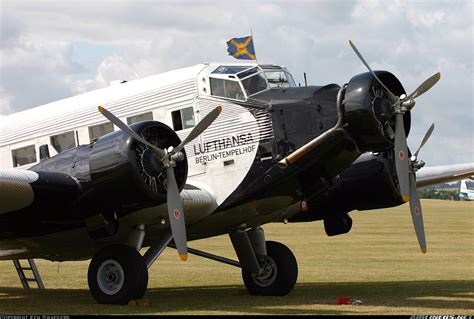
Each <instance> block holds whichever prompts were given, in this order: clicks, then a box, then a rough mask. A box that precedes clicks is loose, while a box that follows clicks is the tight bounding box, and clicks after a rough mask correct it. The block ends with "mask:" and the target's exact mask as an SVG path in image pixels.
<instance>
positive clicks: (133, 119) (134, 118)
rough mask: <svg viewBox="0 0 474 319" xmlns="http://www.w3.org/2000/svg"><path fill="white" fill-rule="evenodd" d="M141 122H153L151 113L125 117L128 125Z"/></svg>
mask: <svg viewBox="0 0 474 319" xmlns="http://www.w3.org/2000/svg"><path fill="white" fill-rule="evenodd" d="M141 121H153V113H152V112H148V113H143V114H139V115H135V116H130V117H127V124H128V125H130V124H133V123H137V122H141Z"/></svg>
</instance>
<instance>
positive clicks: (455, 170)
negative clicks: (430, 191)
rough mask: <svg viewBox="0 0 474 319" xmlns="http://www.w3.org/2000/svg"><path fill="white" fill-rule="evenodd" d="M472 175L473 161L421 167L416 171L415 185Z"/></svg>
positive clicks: (429, 184)
mask: <svg viewBox="0 0 474 319" xmlns="http://www.w3.org/2000/svg"><path fill="white" fill-rule="evenodd" d="M472 175H474V163H465V164H454V165H443V166H432V167H423V168H421V169H420V170H419V171H418V172H417V173H416V187H417V188H420V187H426V186H431V185H436V184H441V183H448V182H454V181H458V180H461V179H465V178H467V177H469V176H472Z"/></svg>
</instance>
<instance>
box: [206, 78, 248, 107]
mask: <svg viewBox="0 0 474 319" xmlns="http://www.w3.org/2000/svg"><path fill="white" fill-rule="evenodd" d="M210 84H211V94H212V95H216V96H222V97H226V98H229V99H235V100H240V101H243V100H245V97H244V93H243V92H242V89H241V88H240V84H239V82H237V81H231V80H224V79H217V78H212V77H211V78H210Z"/></svg>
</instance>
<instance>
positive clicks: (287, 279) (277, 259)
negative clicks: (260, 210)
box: [229, 227, 298, 296]
mask: <svg viewBox="0 0 474 319" xmlns="http://www.w3.org/2000/svg"><path fill="white" fill-rule="evenodd" d="M229 235H230V238H231V240H232V244H233V245H234V248H235V251H236V253H237V256H238V258H239V261H240V265H241V267H242V279H243V281H244V284H245V287H247V290H248V291H249V293H250V294H252V295H263V296H285V295H287V294H288V293H289V292H290V291H291V290H292V289H293V288H294V286H295V284H296V279H297V278H298V264H297V262H296V258H295V256H294V255H293V253H292V252H291V250H290V249H289V248H288V247H286V246H285V245H283V244H281V243H278V242H274V241H265V235H264V232H263V229H262V228H261V227H257V228H254V229H251V230H248V231H246V232H243V231H237V232H234V233H230V234H229Z"/></svg>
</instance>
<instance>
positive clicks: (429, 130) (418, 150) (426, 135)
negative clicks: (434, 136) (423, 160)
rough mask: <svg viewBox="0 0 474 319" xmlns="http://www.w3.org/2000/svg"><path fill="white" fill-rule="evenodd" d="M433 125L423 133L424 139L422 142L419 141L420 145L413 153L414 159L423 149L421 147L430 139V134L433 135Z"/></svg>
mask: <svg viewBox="0 0 474 319" xmlns="http://www.w3.org/2000/svg"><path fill="white" fill-rule="evenodd" d="M434 127H435V125H434V123H433V124H431V126H430V128H429V129H428V131H426V133H425V137H423V140H422V141H421V144H420V146H419V147H418V149H417V150H416V152H415V155H414V156H415V158H418V153H419V152H420V150H421V148H422V147H423V145H425V143H426V142H427V141H428V139H429V138H430V136H431V133H433V130H434Z"/></svg>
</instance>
